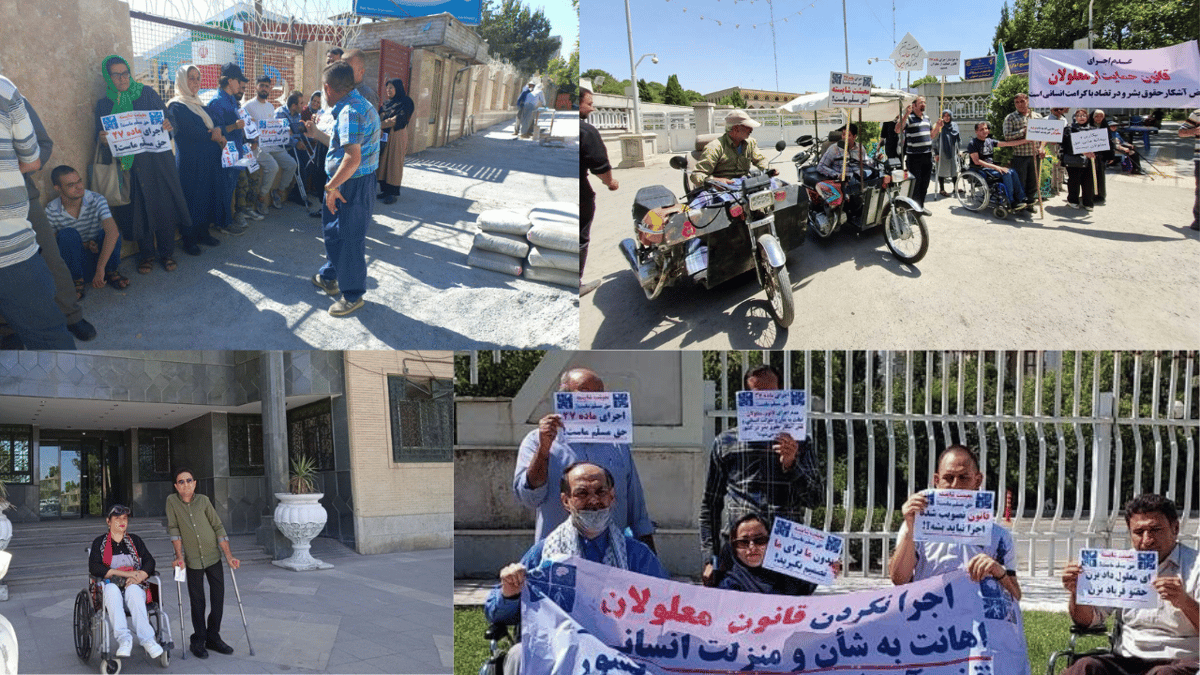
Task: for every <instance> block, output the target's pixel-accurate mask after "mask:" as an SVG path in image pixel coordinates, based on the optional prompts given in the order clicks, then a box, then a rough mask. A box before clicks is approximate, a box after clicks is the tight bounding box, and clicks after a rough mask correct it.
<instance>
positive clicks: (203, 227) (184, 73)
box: [167, 64, 230, 253]
mask: <svg viewBox="0 0 1200 675" xmlns="http://www.w3.org/2000/svg"><path fill="white" fill-rule="evenodd" d="M198 91H200V69H199V68H197V67H196V66H194V65H190V64H187V65H182V66H179V71H178V72H177V73H176V74H175V97H174V98H172V99H171V100H170V101H168V102H167V113H168V114H170V115H171V118H172V119H174V120H175V167H176V168H177V169H178V170H179V182H180V183H181V184H182V186H183V196H184V198H185V199H186V200H187V204H188V214H189V215H190V216H191V220H192V230H191V231H190V232H185V233H184V237H183V242H184V250H187V251H188V252H189V253H191V250H190V249H189V247H195V246H196V244H197V243H200V244H205V245H206V246H216V245H217V244H219V243H221V242H220V241H219V240H218V239H217V238H216V237H214V236H212V235H211V234H209V232H208V225H209V224H210V223H211V224H212V225H213V226H214V227H216V228H217V229H221V228H224V227H227V226H228V224H229V218H230V215H229V207H228V206H226V205H225V204H223V203H222V202H223V201H224V200H223V196H222V193H223V191H222V189H221V187H222V185H223V184H224V181H225V177H224V175H223V174H222V173H221V171H222V169H221V149H222V148H224V147H225V136H224V135H222V134H221V129H220V128H218V127H216V126H214V125H213V121H212V117H210V116H209V114H208V111H206V110H205V109H204V104H203V103H202V102H201V101H200V97H198V96H197V95H196V93H197V92H198Z"/></svg>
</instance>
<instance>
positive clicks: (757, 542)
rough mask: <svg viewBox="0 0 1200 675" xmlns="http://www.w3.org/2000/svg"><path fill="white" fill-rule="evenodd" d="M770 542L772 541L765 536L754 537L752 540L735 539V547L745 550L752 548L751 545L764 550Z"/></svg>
mask: <svg viewBox="0 0 1200 675" xmlns="http://www.w3.org/2000/svg"><path fill="white" fill-rule="evenodd" d="M770 540H771V538H770V537H768V536H767V535H765V534H764V535H762V536H761V537H752V538H750V539H734V540H733V547H734V548H736V549H744V548H750V546H751V545H754V546H757V547H758V548H763V547H764V546H766V545H767V542H768V541H770Z"/></svg>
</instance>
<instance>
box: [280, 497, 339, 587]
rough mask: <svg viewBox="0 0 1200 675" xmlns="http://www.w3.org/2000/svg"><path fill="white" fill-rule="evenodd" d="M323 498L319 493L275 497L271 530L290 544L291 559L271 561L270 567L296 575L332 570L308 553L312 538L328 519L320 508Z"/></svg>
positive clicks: (319, 531)
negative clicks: (310, 571)
mask: <svg viewBox="0 0 1200 675" xmlns="http://www.w3.org/2000/svg"><path fill="white" fill-rule="evenodd" d="M324 496H325V494H324V493H322V492H313V493H311V494H306V495H295V494H292V493H290V492H276V493H275V498H276V499H278V500H279V505H278V506H276V507H275V527H276V528H278V529H279V531H280V532H282V533H283V536H285V537H287V538H288V540H289V541H291V542H292V555H291V557H288V558H284V559H283V560H272V561H271V562H272V563H273V564H275V565H278V566H280V567H286V568H287V569H289V570H295V571H297V572H304V571H307V570H324V569H329V568H331V567H333V565H330V564H329V563H327V562H322V561H320V560H317V559H316V558H314V557H312V554H311V553H309V549H310V548H311V547H312V544H311V542H312V540H313V537H316V536H317V535H318V534H320V533H321V530H323V529H325V521H326V520H327V519H328V518H329V516H328V514H326V513H325V508H324V507H323V506H321V497H324Z"/></svg>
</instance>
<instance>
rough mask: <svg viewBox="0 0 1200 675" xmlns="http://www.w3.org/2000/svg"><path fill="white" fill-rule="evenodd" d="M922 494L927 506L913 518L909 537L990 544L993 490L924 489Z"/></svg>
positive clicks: (922, 539)
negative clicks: (911, 533) (911, 532)
mask: <svg viewBox="0 0 1200 675" xmlns="http://www.w3.org/2000/svg"><path fill="white" fill-rule="evenodd" d="M922 494H924V495H925V500H926V501H927V505H926V507H925V510H924V511H922V512H921V513H920V514H918V515H917V517H916V520H914V521H913V539H915V540H916V541H945V542H950V543H951V544H979V545H983V546H986V545H988V544H990V543H992V525H993V524H994V523H993V522H992V511H993V505H994V504H995V499H996V494H995V493H994V492H990V491H975V490H926V491H925V492H924V493H922Z"/></svg>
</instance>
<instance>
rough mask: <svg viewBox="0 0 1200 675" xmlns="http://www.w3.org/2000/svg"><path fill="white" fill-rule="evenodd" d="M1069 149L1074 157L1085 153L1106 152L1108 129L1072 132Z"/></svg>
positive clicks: (1107, 147)
mask: <svg viewBox="0 0 1200 675" xmlns="http://www.w3.org/2000/svg"><path fill="white" fill-rule="evenodd" d="M1071 148H1072V150H1073V151H1074V152H1075V154H1076V155H1082V154H1083V153H1085V152H1104V151H1105V150H1108V149H1109V145H1108V129H1092V130H1091V131H1076V132H1073V133H1072V134H1071Z"/></svg>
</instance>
